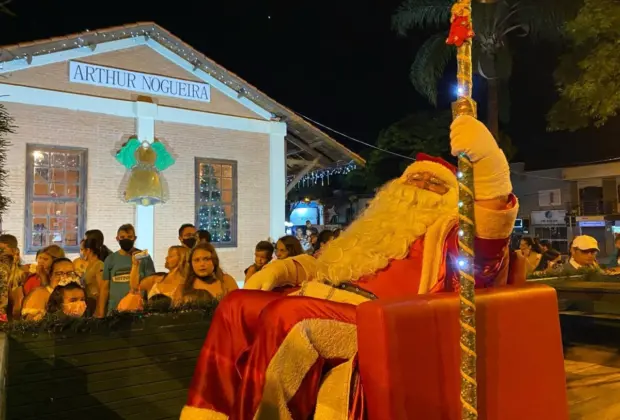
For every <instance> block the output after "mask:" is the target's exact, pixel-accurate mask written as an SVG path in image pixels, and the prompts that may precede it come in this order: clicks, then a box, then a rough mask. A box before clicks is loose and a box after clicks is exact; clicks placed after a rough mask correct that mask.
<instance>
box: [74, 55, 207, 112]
mask: <svg viewBox="0 0 620 420" xmlns="http://www.w3.org/2000/svg"><path fill="white" fill-rule="evenodd" d="M69 81H70V82H73V83H84V84H87V85H93V86H101V87H107V88H114V89H123V90H130V91H132V92H140V93H146V94H148V95H159V96H169V97H172V98H179V99H187V100H190V101H200V102H210V101H211V85H209V84H207V83H200V82H191V81H189V80H181V79H173V78H170V77H165V76H156V75H153V74H146V73H138V72H135V71H129V70H121V69H115V68H111V67H103V66H96V65H94V64H87V63H79V62H77V61H70V62H69Z"/></svg>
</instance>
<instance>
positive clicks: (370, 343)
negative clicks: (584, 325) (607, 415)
mask: <svg viewBox="0 0 620 420" xmlns="http://www.w3.org/2000/svg"><path fill="white" fill-rule="evenodd" d="M511 271H513V270H512V264H511ZM519 276H520V275H519ZM509 283H513V284H515V283H517V284H518V283H524V276H523V281H522V282H521V281H515V280H514V276H513V279H512V280H511V281H509ZM476 305H477V316H476V322H477V347H478V348H477V353H478V364H477V380H478V412H479V419H480V420H524V419H525V420H567V419H568V418H569V415H568V404H567V399H566V380H565V374H564V357H563V350H562V338H561V333H560V324H559V315H558V304H557V296H556V292H555V290H554V289H552V288H550V287H546V286H540V285H535V286H526V285H511V286H505V287H498V288H494V289H485V290H480V291H479V293H477V295H476ZM357 320H358V350H359V369H360V375H361V383H362V387H363V392H364V396H365V401H366V405H367V408H368V420H387V419H389V420H460V418H461V417H460V415H461V410H460V401H459V394H460V374H459V367H460V349H459V337H460V328H459V322H458V321H459V297H458V295H457V294H454V293H437V294H428V295H420V296H415V297H408V298H398V299H391V300H384V299H380V300H376V301H371V302H367V303H364V304H362V305H360V306H359V307H358V310H357Z"/></svg>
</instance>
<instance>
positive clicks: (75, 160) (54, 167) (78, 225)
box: [26, 146, 86, 252]
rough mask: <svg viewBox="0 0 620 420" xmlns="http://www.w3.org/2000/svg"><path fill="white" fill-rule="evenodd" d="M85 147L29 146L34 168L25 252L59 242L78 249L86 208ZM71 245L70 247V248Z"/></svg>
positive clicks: (29, 190)
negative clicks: (84, 200)
mask: <svg viewBox="0 0 620 420" xmlns="http://www.w3.org/2000/svg"><path fill="white" fill-rule="evenodd" d="M85 153H86V151H85V150H77V149H73V150H62V149H58V148H56V147H46V146H28V153H27V159H28V160H27V164H28V165H29V168H31V170H30V172H29V174H28V175H29V176H28V178H29V180H28V183H27V186H26V188H27V191H26V194H27V197H28V198H29V200H30V203H31V204H30V208H29V211H28V212H27V213H26V214H27V215H28V216H29V218H30V219H29V220H27V221H26V229H27V231H28V232H27V235H26V242H27V243H26V252H34V251H36V250H38V249H41V248H42V247H45V246H48V245H51V244H57V245H59V246H61V247H63V248H65V251H67V252H76V251H77V248H79V241H80V239H81V237H82V236H83V234H84V225H85V220H84V215H85V214H86V211H85V209H83V208H82V207H81V206H83V205H84V203H83V201H82V200H81V197H80V195H81V193H82V188H83V187H84V183H85V181H86V180H85V179H83V174H84V171H85V169H86V168H85V164H86V162H85V159H84V156H85ZM67 248H69V249H67Z"/></svg>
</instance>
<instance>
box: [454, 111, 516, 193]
mask: <svg viewBox="0 0 620 420" xmlns="http://www.w3.org/2000/svg"><path fill="white" fill-rule="evenodd" d="M450 145H451V147H452V155H453V156H458V155H459V154H461V153H465V154H466V155H467V156H469V158H470V159H471V162H472V163H473V165H474V189H475V199H476V200H491V199H494V198H498V197H502V196H507V195H509V194H510V193H511V192H512V184H511V182H510V167H509V166H508V161H507V160H506V156H505V155H504V152H503V151H502V149H500V148H499V146H498V145H497V142H496V141H495V139H494V138H493V135H492V134H491V133H490V132H489V130H488V129H487V128H486V127H485V125H484V124H482V123H481V122H480V121H478V120H476V119H475V118H472V117H470V116H466V115H464V116H461V117H458V118H457V119H456V120H455V121H454V122H453V123H452V125H451V126H450Z"/></svg>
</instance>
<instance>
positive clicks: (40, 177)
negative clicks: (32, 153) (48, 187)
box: [34, 167, 50, 184]
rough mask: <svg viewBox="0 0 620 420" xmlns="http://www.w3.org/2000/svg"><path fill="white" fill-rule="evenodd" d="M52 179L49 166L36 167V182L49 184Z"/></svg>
mask: <svg viewBox="0 0 620 420" xmlns="http://www.w3.org/2000/svg"><path fill="white" fill-rule="evenodd" d="M49 181H50V170H49V169H48V168H36V167H35V168H34V182H35V183H38V184H47V183H48V182H49Z"/></svg>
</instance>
